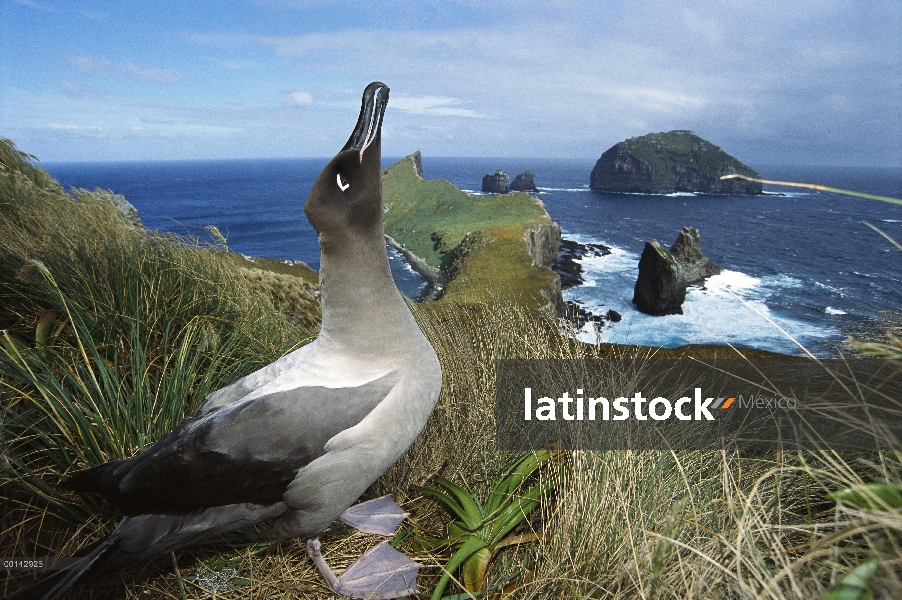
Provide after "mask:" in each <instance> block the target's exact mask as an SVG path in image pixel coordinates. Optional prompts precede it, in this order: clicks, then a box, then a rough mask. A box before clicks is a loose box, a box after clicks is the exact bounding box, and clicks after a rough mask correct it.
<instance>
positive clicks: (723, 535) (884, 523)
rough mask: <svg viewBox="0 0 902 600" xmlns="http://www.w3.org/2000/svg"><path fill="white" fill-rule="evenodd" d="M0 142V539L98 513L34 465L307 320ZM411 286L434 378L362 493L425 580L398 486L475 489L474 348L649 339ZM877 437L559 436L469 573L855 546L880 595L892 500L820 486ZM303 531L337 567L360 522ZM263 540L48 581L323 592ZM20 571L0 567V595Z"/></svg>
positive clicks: (257, 356) (497, 351)
mask: <svg viewBox="0 0 902 600" xmlns="http://www.w3.org/2000/svg"><path fill="white" fill-rule="evenodd" d="M0 165H2V173H0V301H2V303H0V307H2V311H0V313H2V314H0V318H2V324H0V328H2V329H3V330H4V333H3V344H2V349H0V402H2V409H3V414H2V418H3V422H2V427H0V434H2V436H3V439H2V444H3V445H2V452H3V455H2V462H0V504H2V506H3V510H2V512H0V555H5V556H42V555H45V556H46V555H49V556H66V555H72V554H73V553H75V552H76V551H77V550H79V549H81V548H84V547H85V546H87V545H89V544H90V543H92V542H93V541H96V540H98V539H100V538H101V537H103V536H104V535H106V534H107V533H109V531H110V530H111V529H112V528H113V527H114V526H115V521H116V520H117V518H118V515H116V514H115V513H113V512H112V511H110V510H109V509H108V508H106V507H104V506H103V505H101V504H99V503H97V502H94V501H93V500H91V499H85V498H81V497H78V496H75V495H65V496H61V495H60V494H59V493H57V492H56V491H55V488H54V485H55V483H56V482H58V481H59V479H60V478H61V477H63V476H64V475H65V474H66V473H67V472H68V471H69V470H71V469H73V468H81V467H84V466H89V465H90V464H96V462H99V461H101V460H108V459H111V458H119V457H123V456H130V455H131V454H134V453H135V452H137V451H139V450H140V449H141V448H142V447H145V446H146V445H147V444H148V443H150V442H152V441H153V440H154V439H156V437H157V436H159V435H160V433H161V432H163V431H166V430H168V428H170V427H171V426H172V424H174V422H175V421H176V420H178V419H179V418H181V415H183V414H184V413H185V412H186V411H188V410H190V409H191V408H192V407H193V405H194V404H196V403H197V401H199V400H200V398H201V397H202V396H203V395H204V394H205V393H206V392H207V391H209V390H212V389H216V388H217V387H219V386H221V385H225V384H227V383H229V382H231V381H232V380H233V379H235V378H237V377H239V376H241V375H243V374H245V373H246V372H249V371H250V370H252V369H254V368H256V367H257V366H260V365H262V364H265V363H268V362H270V361H271V360H273V359H275V358H276V357H278V356H280V355H281V354H283V353H284V352H286V351H288V350H290V349H292V348H293V347H295V346H297V345H298V344H301V343H304V341H305V340H306V339H310V336H311V335H312V334H313V331H312V330H311V329H310V328H308V327H303V326H298V325H296V324H293V323H292V322H291V321H289V320H288V319H286V318H284V316H283V315H281V314H279V313H278V312H277V310H276V307H275V306H274V305H273V297H272V294H273V291H272V289H273V286H272V285H269V284H265V283H264V281H263V280H264V279H267V278H268V277H269V276H265V277H261V278H260V279H259V280H257V281H252V280H251V279H250V278H249V277H248V276H247V275H246V273H245V270H244V267H245V266H247V265H242V264H238V263H236V261H235V259H234V257H231V256H230V255H228V254H226V253H223V252H213V251H210V250H208V249H203V248H199V247H196V246H194V245H193V244H191V243H185V241H184V240H181V241H180V240H174V239H172V238H167V237H161V236H155V235H153V234H148V233H146V232H140V231H138V230H135V229H134V228H133V227H129V226H128V225H127V224H125V221H124V220H123V219H122V217H121V216H120V215H118V213H116V212H115V211H113V210H111V208H110V206H109V203H108V202H101V201H100V200H98V199H97V198H98V196H94V195H92V194H91V193H88V192H79V193H77V194H76V196H77V198H76V199H73V198H72V197H71V196H69V195H67V194H65V193H64V192H63V191H62V190H61V189H60V188H59V186H58V185H56V184H55V182H53V181H52V179H50V178H49V177H48V176H46V173H45V172H43V171H42V170H40V169H37V168H36V167H34V166H33V165H32V164H31V161H30V160H29V159H28V157H27V156H23V155H21V154H19V153H18V152H17V151H15V149H14V148H13V147H12V146H11V145H10V144H2V143H0ZM94 200H97V201H96V202H95V201H94ZM290 285H292V286H293V285H294V283H291V284H290ZM475 285H476V283H475V282H474V286H475ZM303 289H304V290H307V291H309V288H303ZM300 291H303V290H300V289H299V291H298V293H299V296H298V297H300ZM275 293H276V295H278V293H279V292H278V291H276V292H275ZM286 298H288V296H286ZM289 299H290V300H291V301H292V302H294V301H295V300H296V299H291V298H289ZM411 309H412V310H413V312H414V316H415V317H416V319H417V320H418V322H419V323H420V326H421V328H422V329H423V331H424V332H425V334H426V335H427V337H428V338H429V339H430V341H431V342H432V344H433V345H434V347H435V348H436V351H437V352H438V354H439V358H440V360H441V363H442V368H443V373H444V384H443V386H444V387H443V390H442V395H441V398H440V400H439V404H438V406H437V407H436V410H435V412H434V414H433V415H432V418H431V419H430V421H429V423H428V424H427V427H426V430H425V431H424V433H423V435H422V436H420V438H419V439H418V440H417V441H416V442H415V443H414V445H413V446H412V448H411V449H410V450H409V451H408V452H407V454H406V455H405V456H404V457H402V459H401V460H400V461H399V462H398V463H397V464H396V465H395V466H394V467H392V468H391V469H390V470H389V471H388V472H387V473H386V474H385V475H384V476H383V477H382V478H381V479H380V480H379V481H378V482H377V483H376V484H375V485H374V486H373V489H371V490H370V492H369V494H370V495H372V496H376V495H380V494H382V493H392V494H393V495H394V496H395V498H396V500H397V501H398V502H399V504H401V506H402V507H404V508H405V509H406V510H408V511H409V512H411V513H412V518H411V520H410V521H409V522H407V523H405V524H404V525H403V526H402V530H401V532H400V533H399V536H398V538H397V543H398V545H399V548H400V549H401V550H403V551H405V552H407V553H409V554H410V555H411V556H413V557H414V558H415V559H417V560H419V561H420V562H421V563H422V564H423V565H424V569H423V570H422V571H421V579H420V584H421V587H422V589H423V590H424V591H425V592H426V593H427V594H428V592H430V591H431V590H432V588H433V587H434V586H435V584H436V583H437V582H438V581H439V579H440V577H441V576H442V572H441V569H440V565H443V564H445V562H446V561H447V555H444V554H440V553H438V554H431V553H429V552H425V551H423V552H417V551H416V550H415V548H416V544H415V543H414V542H415V540H416V538H417V537H420V536H422V537H430V538H436V537H440V536H442V535H443V534H444V533H445V528H446V526H447V524H448V523H449V521H450V520H451V519H450V518H449V516H448V515H447V513H445V512H444V511H443V510H442V509H441V507H440V506H438V505H437V504H436V503H435V502H433V501H432V500H430V499H429V498H424V497H422V496H421V495H420V494H419V493H418V492H417V490H416V488H415V486H416V485H418V484H428V482H429V479H430V478H431V477H432V476H433V475H437V474H440V475H441V476H443V477H445V478H446V479H448V480H450V481H454V482H455V483H457V484H458V485H461V486H463V487H465V488H467V489H468V490H470V491H472V492H473V493H474V495H475V496H476V497H481V498H484V497H485V496H486V493H487V492H488V491H489V489H490V488H491V487H492V485H493V484H494V483H495V481H496V480H497V478H498V476H499V474H500V473H503V472H504V470H505V468H507V467H508V466H509V465H510V464H511V462H512V461H513V460H514V459H515V458H516V455H515V453H511V452H502V451H499V450H498V449H497V447H496V443H495V434H494V419H495V415H494V400H495V399H494V391H495V390H494V386H495V360H497V359H500V358H557V359H596V358H602V359H604V358H617V359H624V358H630V359H634V360H636V361H641V360H643V359H645V358H647V357H649V356H651V355H652V354H653V353H655V355H657V356H660V355H661V353H660V352H657V351H654V352H653V351H651V350H649V349H642V348H630V347H618V346H610V345H598V346H592V345H586V344H582V343H579V342H576V341H574V340H573V339H570V338H568V337H567V336H562V335H560V329H559V325H558V323H556V322H553V321H549V320H543V319H542V318H541V317H538V316H536V314H535V312H534V311H532V310H531V309H530V307H527V306H522V305H519V304H516V303H512V302H510V300H494V299H491V298H489V299H488V300H486V299H485V296H483V298H482V299H481V300H479V301H476V300H475V299H474V301H473V302H470V303H468V304H459V303H454V302H450V301H445V302H442V303H435V304H432V305H412V306H411ZM711 352H712V350H711V349H710V348H703V347H702V348H685V349H682V350H680V351H679V352H678V353H676V354H677V355H683V356H686V355H698V356H702V357H709V356H710V355H711ZM720 352H723V349H721V350H720ZM664 354H666V355H667V356H670V357H673V356H674V354H675V353H674V352H669V353H664ZM763 355H764V356H766V354H763ZM760 357H761V356H759V358H760ZM889 447H890V448H891V449H890V450H887V451H884V452H870V453H854V454H853V453H827V452H821V453H811V452H808V453H798V454H789V453H783V454H773V455H762V454H758V455H751V454H739V453H733V454H727V453H723V452H688V451H681V452H651V451H649V452H626V451H618V452H614V451H611V452H590V451H582V452H567V453H563V454H562V455H560V457H559V458H557V459H556V460H554V461H550V462H549V463H548V464H546V465H545V467H543V469H542V471H541V472H540V474H539V476H540V477H541V478H542V479H541V481H542V484H543V486H544V485H545V484H550V485H549V486H548V489H549V492H548V493H547V494H546V495H545V496H544V497H543V498H542V503H541V507H540V509H538V510H537V511H535V512H534V513H533V514H532V515H531V516H530V518H529V519H528V521H527V522H526V523H525V524H524V526H523V529H522V530H518V531H516V532H515V533H521V534H535V535H536V537H537V538H538V541H537V542H534V543H531V544H518V545H513V546H510V547H508V548H505V549H503V550H501V551H500V552H499V553H498V555H497V556H496V558H495V560H494V562H493V563H492V565H491V566H490V568H489V571H488V577H487V581H488V583H489V585H495V584H503V588H502V589H503V595H504V597H509V598H799V599H801V598H812V597H815V598H816V597H821V596H823V595H824V594H825V593H827V591H828V590H830V589H832V588H833V587H834V586H835V585H836V584H837V583H839V582H840V581H841V580H842V578H843V577H844V576H845V575H846V574H848V573H850V572H851V571H852V570H853V569H855V568H856V567H857V566H858V565H861V564H863V563H865V562H866V561H867V560H869V559H872V558H876V559H877V560H878V561H879V567H878V568H877V572H876V575H875V577H874V580H873V582H872V583H871V587H872V589H873V590H874V591H875V597H877V598H893V597H902V581H900V575H899V573H900V572H902V515H900V512H899V510H898V509H888V507H882V508H879V509H878V508H862V507H860V506H854V505H849V504H841V505H839V506H837V504H836V503H835V502H833V501H832V500H828V499H827V494H829V493H831V492H834V491H836V490H838V489H842V488H846V487H854V486H859V485H861V484H867V483H871V482H882V483H886V484H889V485H892V486H900V485H902V449H900V448H899V447H898V446H897V445H896V446H893V445H890V446H889ZM322 541H323V551H324V555H325V557H326V559H327V560H328V561H329V563H330V565H332V567H333V569H334V570H335V571H336V572H338V573H340V572H341V571H342V570H343V569H344V568H346V567H347V566H349V565H350V564H351V563H352V562H353V561H354V560H356V558H357V557H358V556H359V555H360V554H361V553H362V552H363V551H365V550H366V549H367V548H368V547H370V546H372V545H373V544H374V543H375V541H376V538H375V537H374V536H368V535H365V534H361V533H359V532H355V531H352V530H350V529H348V528H347V527H345V526H344V525H341V524H336V525H333V526H332V527H331V528H330V529H329V530H328V531H327V532H326V533H325V534H324V535H323V537H322ZM263 550H264V546H262V545H256V544H253V543H251V541H250V536H249V535H248V534H235V535H232V536H230V537H229V538H228V539H227V540H212V541H211V542H210V543H208V544H205V545H201V546H197V547H193V548H190V549H186V550H183V551H180V552H177V553H176V554H175V563H174V562H173V557H171V556H164V557H160V558H159V559H158V560H155V561H150V562H148V563H146V564H144V565H139V566H136V567H134V568H132V569H128V570H125V571H122V572H120V573H117V574H115V575H113V576H111V577H109V578H108V579H106V580H104V581H102V582H97V583H95V584H93V585H92V586H85V587H82V588H79V589H76V590H75V591H74V593H73V594H72V595H71V597H72V598H148V597H150V598H182V597H187V598H202V597H209V596H210V595H209V592H207V591H205V590H204V589H203V588H202V587H200V586H199V583H198V581H197V579H196V577H197V574H198V572H199V571H200V570H207V571H213V572H218V571H221V570H222V569H223V568H226V567H228V568H231V569H234V570H235V571H236V575H235V578H234V579H232V581H231V589H230V590H229V591H226V592H222V593H217V594H216V597H217V598H260V599H263V598H329V597H331V596H333V594H331V593H330V592H329V591H328V590H327V589H326V588H325V586H324V584H323V582H322V581H321V579H320V577H319V576H318V574H317V573H316V572H315V570H314V568H313V566H312V564H311V563H310V562H309V561H308V560H307V558H306V553H305V549H304V540H282V541H279V542H277V543H274V544H273V545H272V546H271V548H270V549H269V550H270V551H269V552H268V553H263V552H262V551H263ZM33 576H34V574H30V573H25V572H7V573H4V575H3V577H5V580H4V581H0V595H5V593H6V592H7V591H9V590H12V589H15V588H16V587H18V585H19V584H21V583H22V582H23V581H25V580H28V579H31V578H32V577H33ZM455 577H457V575H455ZM182 588H183V589H184V595H183V592H182V591H181V589H182ZM453 588H454V584H453V583H452V584H451V585H449V588H448V590H447V593H455V592H456V590H455V589H453Z"/></svg>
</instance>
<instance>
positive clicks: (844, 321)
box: [42, 156, 902, 356]
mask: <svg viewBox="0 0 902 600" xmlns="http://www.w3.org/2000/svg"><path fill="white" fill-rule="evenodd" d="M394 160H396V159H386V160H385V161H384V162H385V165H386V166H387V165H388V164H391V163H392V162H394ZM325 163H326V159H268V160H234V161H178V162H106V163H46V164H43V165H42V166H44V167H45V168H46V169H47V170H48V171H49V172H50V174H51V175H53V176H54V177H55V178H57V180H58V181H59V182H60V183H61V184H62V185H63V186H64V187H67V188H68V187H70V186H72V187H79V188H87V189H95V188H98V187H99V188H103V189H109V190H112V191H114V192H116V193H118V194H123V195H124V196H125V197H126V198H127V199H128V200H129V201H130V202H131V203H132V204H133V205H134V206H135V207H136V208H137V209H138V211H139V213H140V215H141V219H142V220H143V221H144V224H145V225H146V226H147V227H149V228H151V229H157V230H162V231H167V232H172V233H177V234H182V235H189V236H196V237H202V238H203V237H205V236H206V232H205V231H204V227H206V226H209V225H215V226H216V227H217V228H219V230H220V231H221V232H222V233H223V235H225V236H226V238H227V240H228V244H229V248H230V249H231V250H233V251H236V252H241V253H243V254H246V255H249V256H266V257H273V258H281V259H285V260H301V261H304V262H306V263H307V264H308V265H310V266H311V267H313V268H314V269H316V268H318V267H319V247H318V244H317V240H316V233H315V232H314V230H313V229H312V228H311V227H310V225H309V224H308V223H307V220H306V218H305V217H304V214H303V210H302V209H303V204H304V200H305V199H306V197H307V194H308V192H309V190H310V187H311V185H312V183H313V181H314V179H315V178H316V176H317V175H318V174H319V171H320V170H321V169H322V167H323V166H324V165H325ZM594 163H595V160H594V159H591V160H571V159H522V158H516V159H509V158H429V157H428V156H427V157H424V159H423V170H424V173H425V175H426V177H427V178H429V179H446V180H448V181H450V182H451V183H452V184H454V185H455V186H457V187H458V188H460V189H462V190H466V191H469V192H471V193H474V194H476V193H479V189H480V186H481V183H482V176H483V175H485V174H486V173H494V172H495V171H496V170H497V169H503V170H505V171H507V172H508V173H509V174H510V176H511V178H512V179H513V177H514V176H515V175H516V174H518V173H520V172H522V171H526V170H530V171H533V172H534V173H535V182H536V185H537V187H538V188H539V190H540V193H539V194H538V197H539V198H540V199H541V200H542V202H543V203H544V204H545V208H546V209H547V210H548V213H549V214H550V215H551V217H552V218H553V219H554V220H555V221H557V222H558V223H559V224H560V225H561V227H562V228H563V237H564V238H565V239H571V240H575V241H578V242H580V243H598V244H604V245H606V246H608V247H610V248H611V250H612V252H611V254H609V255H606V256H595V257H587V258H585V259H584V260H583V262H582V267H583V278H584V280H585V281H584V283H583V284H582V285H580V286H576V287H573V288H571V289H569V290H566V291H565V292H564V299H565V300H574V301H576V302H579V303H580V304H582V305H583V306H584V307H585V308H586V309H587V310H589V311H591V312H593V313H595V314H605V313H607V311H608V310H614V311H616V312H617V313H619V314H620V315H622V320H621V321H620V322H617V323H613V322H607V323H605V325H604V326H603V327H600V328H598V329H597V330H596V328H594V327H593V326H592V325H591V324H587V325H586V327H585V328H584V329H583V330H582V331H581V332H580V334H579V335H580V337H581V338H582V339H584V340H585V341H590V342H594V341H598V340H600V341H604V342H618V343H633V344H643V345H649V346H656V347H675V346H680V345H684V344H689V343H713V344H731V345H735V346H738V347H746V348H758V349H764V350H772V351H777V352H786V353H791V354H801V353H803V352H804V351H803V350H802V346H804V348H806V349H808V350H810V351H812V352H814V353H815V354H818V355H821V356H827V355H829V354H831V353H832V352H833V349H834V348H835V347H836V346H837V345H840V346H841V345H842V343H843V340H844V339H845V337H846V336H847V335H848V334H849V333H850V332H854V331H855V330H856V329H858V328H859V327H861V326H862V325H863V324H865V323H867V322H869V321H871V320H873V319H879V318H881V316H882V315H883V314H884V313H885V311H893V310H897V309H898V308H899V307H900V306H902V269H900V265H902V251H900V250H899V249H897V248H895V247H894V246H893V245H892V244H891V243H890V242H889V241H887V240H886V239H884V238H883V237H882V236H881V235H880V234H879V233H877V232H876V231H874V230H873V229H871V228H870V227H868V226H867V225H866V224H865V222H867V223H871V224H872V225H874V226H876V227H878V228H879V229H880V230H882V231H883V232H885V233H886V234H887V235H889V236H890V237H892V238H893V239H895V240H898V241H902V206H899V205H893V204H887V203H883V202H878V201H874V200H866V199H861V198H855V197H850V196H843V195H838V194H833V193H829V192H820V191H814V190H800V189H798V188H780V187H774V186H765V192H766V193H765V195H762V196H712V195H703V194H698V195H696V194H671V195H667V196H651V195H641V194H606V193H600V192H593V191H591V190H589V173H590V172H591V170H592V166H593V165H594ZM752 166H753V167H755V168H756V169H757V170H758V171H759V172H760V173H761V174H762V176H763V177H764V178H766V179H777V180H788V181H801V182H807V183H819V184H822V185H828V186H831V187H838V188H845V189H853V190H858V191H862V192H868V193H872V194H880V195H886V196H894V197H897V198H898V197H902V169H899V168H825V167H786V166H768V165H752ZM684 226H692V227H696V228H698V229H699V231H700V233H701V247H702V251H703V252H704V254H705V255H706V256H708V257H710V258H712V259H713V260H714V262H715V263H716V264H717V265H719V266H721V267H723V268H724V272H723V273H722V274H721V275H717V276H714V277H712V278H710V279H708V281H707V282H706V283H705V285H704V286H695V287H691V288H690V289H689V292H688V293H687V297H686V302H685V303H684V304H683V311H684V314H683V315H669V316H665V317H651V316H648V315H645V314H642V313H639V312H638V311H636V310H635V308H634V307H633V305H632V295H633V287H634V285H635V282H636V277H637V275H638V262H639V256H640V254H641V253H642V249H643V247H644V245H645V241H646V240H648V239H651V238H655V239H657V240H659V241H660V242H661V243H662V244H664V245H666V246H668V247H669V246H670V245H671V244H672V243H673V242H674V241H675V239H676V236H677V233H678V232H679V230H680V228H682V227H684ZM390 258H391V264H392V272H393V274H394V275H395V279H396V281H397V282H398V286H399V288H401V290H402V291H403V292H405V293H406V294H408V295H409V296H411V297H415V296H416V295H417V292H418V290H419V289H420V286H421V285H422V281H421V280H420V279H419V277H418V276H417V275H416V274H415V273H414V272H413V271H412V270H411V269H410V268H409V266H407V265H406V264H405V263H404V261H403V259H402V258H401V257H400V256H399V255H398V254H397V253H396V252H394V250H391V249H390Z"/></svg>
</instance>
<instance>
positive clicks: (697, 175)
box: [590, 130, 761, 195]
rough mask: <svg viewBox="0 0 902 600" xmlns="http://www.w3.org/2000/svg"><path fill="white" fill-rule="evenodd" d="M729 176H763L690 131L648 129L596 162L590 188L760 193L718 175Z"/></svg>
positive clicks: (752, 185)
mask: <svg viewBox="0 0 902 600" xmlns="http://www.w3.org/2000/svg"><path fill="white" fill-rule="evenodd" d="M731 174H740V175H747V176H749V177H755V178H760V177H761V176H760V175H759V174H758V172H757V171H755V170H754V169H752V168H751V167H748V166H746V165H744V164H742V163H741V162H739V161H738V160H737V159H735V158H733V157H732V156H730V155H729V154H727V153H726V152H724V151H723V150H721V149H720V148H718V147H717V146H715V145H714V144H712V143H711V142H709V141H706V140H703V139H702V138H700V137H699V136H697V135H695V133H693V132H692V131H688V130H676V131H669V132H667V133H649V134H648V135H643V136H641V137H634V138H630V139H628V140H626V141H624V142H620V143H618V144H615V145H614V146H612V147H611V148H610V149H609V150H607V151H606V152H605V153H604V154H602V155H601V158H599V159H598V162H596V163H595V168H593V169H592V176H591V179H590V186H591V188H592V189H593V190H598V191H601V192H626V193H637V194H672V193H674V192H701V193H704V194H728V195H754V194H760V193H761V184H760V183H753V182H751V181H744V180H741V179H726V180H721V179H720V177H721V175H731Z"/></svg>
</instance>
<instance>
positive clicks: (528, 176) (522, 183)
mask: <svg viewBox="0 0 902 600" xmlns="http://www.w3.org/2000/svg"><path fill="white" fill-rule="evenodd" d="M510 190H511V191H512V192H538V191H539V188H537V187H536V182H535V174H534V173H533V172H532V171H524V172H522V173H520V174H519V175H517V176H516V177H514V180H513V181H511V185H510Z"/></svg>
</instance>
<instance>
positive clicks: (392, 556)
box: [307, 540, 420, 600]
mask: <svg viewBox="0 0 902 600" xmlns="http://www.w3.org/2000/svg"><path fill="white" fill-rule="evenodd" d="M307 554H308V556H310V560H312V561H313V564H315V565H316V568H317V570H318V571H319V572H320V575H322V576H323V579H325V580H326V583H327V584H328V586H329V588H330V589H331V590H332V591H333V592H335V593H337V594H342V595H345V596H353V597H355V598H365V599H366V600H389V599H391V598H400V597H402V596H410V595H413V594H416V593H417V591H418V590H417V573H418V572H419V570H420V565H419V563H417V562H414V561H412V560H410V559H409V558H407V557H406V556H404V555H403V554H401V553H400V552H398V551H397V550H395V549H394V548H392V547H391V546H390V545H389V544H388V542H381V543H379V544H377V545H376V546H374V547H372V548H370V549H369V550H368V551H367V552H366V553H365V554H364V555H363V556H361V557H360V558H359V559H358V560H357V562H355V563H354V564H353V565H351V566H350V567H348V569H347V571H345V572H344V573H343V574H342V575H341V577H336V576H335V574H334V573H333V572H332V569H330V568H329V565H328V564H326V560H325V559H324V558H323V555H322V553H321V552H320V542H319V540H308V541H307Z"/></svg>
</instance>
